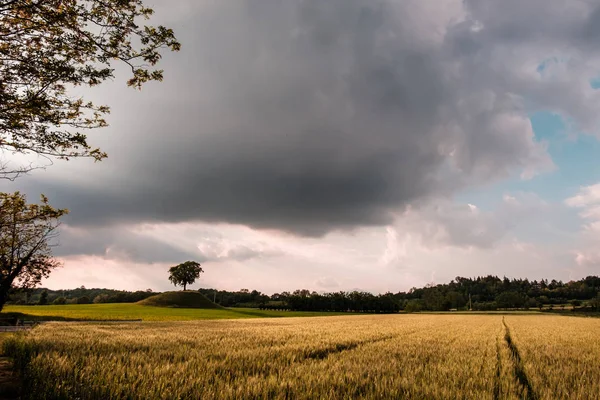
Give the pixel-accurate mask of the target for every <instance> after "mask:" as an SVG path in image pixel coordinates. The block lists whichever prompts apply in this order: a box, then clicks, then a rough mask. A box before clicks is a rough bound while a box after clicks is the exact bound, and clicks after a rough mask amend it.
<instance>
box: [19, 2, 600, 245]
mask: <svg viewBox="0 0 600 400" xmlns="http://www.w3.org/2000/svg"><path fill="white" fill-rule="evenodd" d="M537 3H539V5H540V6H542V2H537ZM550 3H552V4H550ZM550 3H547V2H543V5H544V6H545V7H543V8H544V9H549V10H550V11H544V12H545V13H546V14H548V15H549V17H548V18H549V21H540V19H539V18H533V17H534V16H535V13H534V11H535V10H533V9H530V7H529V5H528V3H522V2H518V3H516V2H515V3H514V4H515V6H514V10H513V11H511V10H510V7H499V4H500V2H495V1H484V2H466V3H464V5H462V3H460V2H453V4H454V5H455V7H454V8H452V7H446V8H443V9H442V8H441V7H440V6H439V2H437V1H435V2H434V1H432V2H417V1H415V2H409V1H406V2H404V1H403V2H398V1H387V0H385V1H373V0H335V1H321V0H318V1H317V0H303V1H301V0H298V1H259V2H256V1H250V0H248V1H241V0H238V1H225V2H201V3H195V2H189V3H186V4H188V5H189V10H186V15H181V16H180V18H181V20H180V23H179V24H175V26H174V27H175V28H176V30H177V33H178V35H179V36H180V39H181V41H182V42H183V44H184V50H183V51H182V53H180V54H178V55H169V56H168V57H167V58H166V59H165V65H164V66H165V69H166V71H167V76H166V81H165V82H164V83H163V84H161V85H160V86H159V87H151V88H149V89H145V91H143V92H142V93H141V94H140V93H133V94H132V93H131V92H125V90H126V89H123V92H120V91H119V95H118V96H116V95H115V94H111V93H105V98H106V101H108V102H109V103H110V104H111V105H112V106H113V109H114V110H115V111H114V115H115V117H114V120H111V121H110V122H111V124H112V126H111V128H110V132H111V134H110V135H108V136H107V137H108V139H106V140H104V139H101V138H100V139H98V140H99V142H100V144H102V146H103V148H104V149H105V150H107V151H108V152H109V155H110V158H109V159H108V160H106V161H105V162H104V163H103V164H108V166H107V167H105V166H104V165H102V166H97V165H93V166H89V167H87V166H86V167H85V168H84V169H85V176H82V171H76V172H73V171H72V170H68V169H65V172H64V175H62V176H61V179H60V180H52V179H48V178H47V177H45V178H43V180H42V178H39V179H37V178H34V179H31V180H29V181H28V182H33V181H34V180H35V185H32V187H33V189H32V190H35V191H38V192H39V191H42V192H44V193H46V194H47V195H49V196H50V197H51V198H52V201H53V202H54V203H55V204H60V205H61V206H62V205H64V206H66V207H69V208H70V209H71V211H72V214H71V215H70V216H69V219H68V223H69V224H71V225H73V226H89V225H104V224H113V223H117V222H118V223H119V224H127V223H138V222H178V221H192V220H199V221H210V222H221V221H223V222H230V223H240V224H247V225H250V226H254V227H259V228H264V227H266V228H278V229H283V230H287V231H291V232H295V233H299V234H307V235H319V234H323V233H325V232H328V231H330V230H334V229H345V228H352V227H355V226H363V225H383V224H388V223H390V222H391V221H392V213H393V212H394V211H397V210H398V209H402V207H404V206H405V205H407V204H411V203H415V202H418V201H419V200H420V199H423V198H426V197H431V196H445V195H449V194H451V193H454V192H456V191H458V190H460V189H462V188H465V187H468V186H471V185H477V184H479V183H482V182H486V181H489V180H490V179H496V178H499V177H506V176H508V175H509V174H511V173H514V172H522V171H524V173H525V174H526V175H528V174H532V173H533V172H535V171H538V170H543V169H545V168H549V167H551V161H550V160H549V158H548V156H547V154H546V152H545V150H544V147H543V146H542V145H540V144H539V143H536V142H535V141H534V139H533V137H532V132H531V127H530V124H529V120H528V113H529V112H531V111H535V110H536V107H542V106H547V105H549V107H551V108H552V109H553V110H558V111H562V112H564V113H565V114H566V115H571V116H573V117H574V118H579V119H580V120H581V121H582V123H583V124H587V123H588V122H590V121H592V120H593V119H594V118H596V117H592V116H591V109H592V105H586V104H584V103H585V102H584V101H583V100H582V99H583V96H582V92H581V90H582V89H581V88H570V87H569V88H567V87H566V86H565V85H560V84H556V83H547V84H544V83H543V82H542V83H540V82H535V83H532V81H531V79H529V80H528V78H524V77H523V76H522V74H521V72H522V71H521V68H522V64H523V62H525V61H528V62H529V61H530V59H527V57H530V56H528V54H533V55H532V56H531V57H537V58H538V60H539V62H541V61H543V60H544V58H545V57H546V56H547V52H549V51H550V50H548V49H549V48H550V45H549V42H548V41H545V39H544V38H543V37H541V36H539V35H537V34H536V33H543V34H544V35H545V34H546V32H554V36H558V37H561V38H562V43H566V44H569V45H571V44H572V43H575V44H576V43H578V42H577V41H578V40H579V38H581V37H583V33H582V32H583V31H582V30H581V29H578V30H577V29H575V28H574V27H575V25H577V24H579V25H581V24H584V25H585V22H586V21H591V20H593V19H594V18H597V17H594V15H595V14H592V11H593V10H592V9H591V7H587V8H586V6H585V4H587V3H585V4H584V3H581V4H580V3H577V5H578V6H579V7H580V10H579V11H577V10H576V12H573V13H565V12H563V8H565V7H567V3H564V2H554V3H553V2H550ZM496 4H498V5H496ZM503 4H504V3H503ZM520 8H521V9H522V10H523V11H524V13H523V14H524V15H522V14H521V13H519V11H518V10H519V9H520ZM444 13H453V15H451V16H446V15H443V14H444ZM561 14H562V15H564V16H565V18H566V19H567V21H566V22H564V23H562V24H558V25H557V27H556V28H553V27H552V26H551V24H552V22H553V21H554V22H560V21H561V19H560V18H559V17H560V15H561ZM571 14H572V15H571ZM589 26H591V25H589ZM571 28H572V29H571ZM553 29H554V30H553ZM594 29H595V28H593V27H591V28H589V35H588V36H591V35H593V34H594V32H595V31H594ZM571 39H572V40H571ZM515 43H517V44H515ZM513 45H514V46H516V47H515V48H514V49H515V51H513V52H512V53H511V52H508V51H505V50H506V49H507V48H508V47H509V46H513ZM582 46H583V45H582ZM532 49H533V50H536V49H537V50H539V51H538V52H537V53H536V52H535V51H532ZM511 57H512V58H511ZM590 57H591V55H590ZM535 68H536V65H535V63H534V64H532V66H531V69H532V71H534V74H535ZM532 79H533V78H532ZM121 93H122V94H121ZM557 93H563V94H564V95H565V96H566V98H568V99H570V100H573V101H574V104H575V105H582V106H583V108H580V109H576V108H575V106H565V103H564V102H561V100H560V99H555V98H554V97H556V96H555V95H556V94H557ZM530 94H531V95H530ZM550 99H551V100H550ZM588 103H589V98H588ZM594 104H595V103H594ZM94 138H95V136H94ZM102 140H104V142H103V141H102ZM78 165H81V164H78ZM69 171H70V172H69Z"/></svg>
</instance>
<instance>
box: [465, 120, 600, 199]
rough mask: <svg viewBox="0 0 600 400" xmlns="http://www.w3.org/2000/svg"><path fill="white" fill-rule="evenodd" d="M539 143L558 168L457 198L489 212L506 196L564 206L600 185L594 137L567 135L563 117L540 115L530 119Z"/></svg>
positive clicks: (598, 150)
mask: <svg viewBox="0 0 600 400" xmlns="http://www.w3.org/2000/svg"><path fill="white" fill-rule="evenodd" d="M530 119H531V124H532V126H533V131H534V133H535V136H536V139H537V140H539V141H544V142H546V143H547V144H548V153H549V154H550V156H551V157H552V160H553V162H554V164H555V166H556V168H555V169H554V170H552V171H549V172H543V173H540V174H538V175H536V176H535V177H533V178H532V179H521V178H520V177H519V176H518V174H515V176H514V177H512V178H510V179H506V180H503V181H500V182H492V183H490V184H489V185H484V186H483V187H479V188H477V189H475V190H470V191H467V192H464V193H462V194H460V195H459V196H457V200H459V201H469V199H470V201H469V202H472V203H473V204H476V205H478V206H479V204H478V203H481V206H482V207H485V208H487V207H488V206H490V205H492V204H493V203H496V201H497V200H498V199H501V198H502V196H503V194H510V193H518V192H533V193H536V194H537V195H538V196H540V197H541V198H542V199H544V200H546V201H548V202H561V201H563V200H564V199H566V198H568V197H571V196H573V195H574V194H575V193H576V192H577V191H578V190H579V188H580V187H582V186H589V185H593V184H596V183H599V182H600V142H599V141H598V139H596V138H595V137H593V136H590V135H584V134H581V135H569V134H567V130H566V126H565V122H564V121H563V119H562V118H561V116H560V115H557V114H554V113H550V112H537V113H535V114H533V115H531V117H530Z"/></svg>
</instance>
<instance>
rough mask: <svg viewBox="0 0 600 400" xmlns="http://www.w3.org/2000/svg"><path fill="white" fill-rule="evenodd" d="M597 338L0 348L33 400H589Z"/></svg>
mask: <svg viewBox="0 0 600 400" xmlns="http://www.w3.org/2000/svg"><path fill="white" fill-rule="evenodd" d="M598 332H600V319H583V318H569V317H554V316H518V315H514V316H513V315H511V316H504V317H503V316H501V315H383V316H381V315H380V316H377V315H366V316H350V317H315V318H286V319H248V320H228V321H193V322H176V323H164V322H151V323H135V324H124V323H120V324H84V323H48V324H45V325H43V326H40V327H38V328H36V329H34V330H33V331H32V332H30V333H28V334H27V335H24V336H22V337H15V338H11V339H8V340H7V341H6V343H5V351H6V352H7V353H8V354H10V355H12V356H13V357H15V361H16V363H17V365H18V366H19V367H21V368H23V371H24V379H25V385H24V387H25V388H26V389H27V391H28V395H29V396H30V398H36V399H43V398H47V399H55V398H80V399H108V398H132V399H179V398H181V399H188V398H189V399H198V398H220V399H221V398H224V399H233V398H238V399H239V398H244V399H246V398H294V399H295V398H306V399H308V398H311V399H312V398H369V399H378V398H379V399H383V398H415V399H421V398H428V399H450V398H452V399H520V398H532V399H554V398H561V397H562V398H574V399H578V398H579V399H588V398H589V399H591V398H595V396H597V394H598V381H599V380H600V369H599V368H598V363H597V360H598V359H600V344H599V343H598V341H597V340H595V336H597V334H598Z"/></svg>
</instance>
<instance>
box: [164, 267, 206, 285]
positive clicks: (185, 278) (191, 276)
mask: <svg viewBox="0 0 600 400" xmlns="http://www.w3.org/2000/svg"><path fill="white" fill-rule="evenodd" d="M201 272H204V270H202V268H201V267H200V264H199V263H197V262H195V261H186V262H184V263H181V264H179V265H176V266H174V267H171V268H169V280H170V281H171V283H173V285H175V286H183V290H186V288H187V285H191V284H193V283H194V282H196V279H198V278H199V277H200V273H201Z"/></svg>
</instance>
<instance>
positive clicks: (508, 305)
mask: <svg viewBox="0 0 600 400" xmlns="http://www.w3.org/2000/svg"><path fill="white" fill-rule="evenodd" d="M199 291H200V292H201V293H203V294H205V295H206V296H208V297H209V298H210V299H213V298H214V299H216V302H217V303H219V304H221V305H223V306H225V307H258V308H265V309H287V310H295V311H355V312H395V311H398V310H405V311H410V312H414V311H448V310H467V309H471V310H476V311H492V310H498V309H531V308H542V307H546V308H552V307H564V306H566V305H569V306H572V307H575V308H580V309H582V308H588V309H594V310H597V309H600V277H598V276H588V277H586V278H584V279H581V280H578V281H570V282H567V283H564V282H562V281H556V280H552V281H548V280H547V279H542V280H540V281H536V280H533V281H530V280H528V279H508V278H506V277H504V278H502V279H501V278H499V277H497V276H491V275H490V276H485V277H477V278H463V277H457V278H455V279H454V280H452V281H451V282H450V283H447V284H439V285H427V286H426V287H424V288H412V289H410V290H409V291H408V292H398V293H386V294H381V295H373V294H371V293H366V292H356V291H355V292H335V293H326V294H320V293H317V292H311V291H309V290H296V291H294V292H291V293H290V292H282V293H275V294H273V295H271V296H268V295H265V294H262V293H261V292H259V291H256V290H253V291H249V290H246V289H242V290H240V291H238V292H228V291H224V290H219V291H215V290H212V289H200V290H199Z"/></svg>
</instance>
